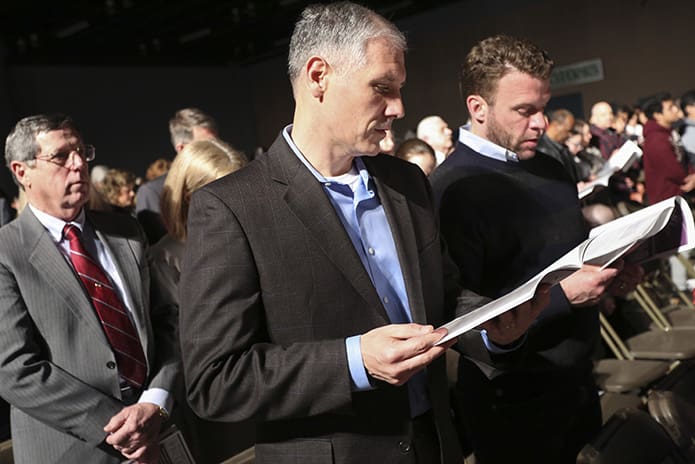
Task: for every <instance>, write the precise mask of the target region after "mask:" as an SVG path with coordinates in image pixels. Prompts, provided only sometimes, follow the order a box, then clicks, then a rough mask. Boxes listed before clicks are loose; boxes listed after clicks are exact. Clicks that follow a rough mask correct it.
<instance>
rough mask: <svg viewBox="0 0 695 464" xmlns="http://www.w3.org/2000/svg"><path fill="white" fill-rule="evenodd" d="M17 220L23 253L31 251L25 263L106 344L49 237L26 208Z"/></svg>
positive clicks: (78, 285) (91, 310) (85, 299)
mask: <svg viewBox="0 0 695 464" xmlns="http://www.w3.org/2000/svg"><path fill="white" fill-rule="evenodd" d="M17 220H18V221H19V223H20V225H21V228H22V230H23V233H24V236H25V237H26V238H25V241H26V244H27V247H28V248H27V249H28V250H31V252H30V254H29V263H30V264H31V265H32V266H34V268H35V269H36V271H37V274H38V275H40V276H41V278H42V279H44V280H45V281H46V283H47V284H48V286H49V287H50V288H52V289H54V290H55V291H56V292H57V293H58V294H59V295H60V296H61V297H62V298H63V300H64V301H65V306H66V307H67V308H68V309H69V310H70V311H72V312H73V313H74V314H75V316H76V317H77V318H78V319H79V320H82V321H83V322H84V323H85V324H86V325H87V326H89V327H90V328H92V329H93V330H94V331H95V332H96V333H98V334H99V336H100V337H102V339H103V340H104V343H106V344H108V341H107V340H106V336H105V335H104V331H103V329H102V327H101V323H100V322H99V320H98V319H97V316H96V314H95V312H94V308H93V307H92V304H91V302H90V301H89V298H88V296H87V293H86V292H85V290H84V288H83V287H82V284H81V283H80V281H79V279H78V278H77V276H76V275H75V272H74V270H73V268H72V266H70V264H69V263H68V262H67V260H66V258H65V257H64V256H63V254H62V253H61V252H60V250H58V248H57V246H56V243H55V242H54V241H53V239H52V238H51V236H50V234H49V233H48V232H47V231H46V229H45V228H44V227H43V225H42V224H41V223H40V222H39V221H38V219H36V216H34V214H33V213H32V212H31V210H30V209H29V208H26V210H25V211H24V212H23V213H22V214H21V215H20V216H19V219H17ZM49 311H50V309H49ZM57 317H59V316H57Z"/></svg>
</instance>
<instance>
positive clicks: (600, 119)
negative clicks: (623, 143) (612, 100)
mask: <svg viewBox="0 0 695 464" xmlns="http://www.w3.org/2000/svg"><path fill="white" fill-rule="evenodd" d="M613 118H614V116H613V108H612V107H611V105H610V104H609V103H607V102H605V101H600V102H598V103H595V104H594V106H592V107H591V119H590V120H589V122H590V123H591V124H593V125H594V126H596V127H599V128H601V129H608V128H609V127H611V126H612V125H613Z"/></svg>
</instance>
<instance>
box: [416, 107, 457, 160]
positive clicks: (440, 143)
mask: <svg viewBox="0 0 695 464" xmlns="http://www.w3.org/2000/svg"><path fill="white" fill-rule="evenodd" d="M451 136H452V132H451V129H450V128H449V125H448V124H447V123H446V121H444V120H443V119H442V118H441V117H439V116H427V117H426V118H423V119H422V120H421V121H420V122H419V123H418V125H417V138H419V139H420V140H424V141H425V142H427V143H428V144H429V146H430V147H432V148H433V149H434V154H435V156H436V158H437V166H439V165H440V164H442V162H444V160H445V159H446V157H447V156H449V154H450V153H451V152H452V151H453V150H454V140H453V139H452V138H451Z"/></svg>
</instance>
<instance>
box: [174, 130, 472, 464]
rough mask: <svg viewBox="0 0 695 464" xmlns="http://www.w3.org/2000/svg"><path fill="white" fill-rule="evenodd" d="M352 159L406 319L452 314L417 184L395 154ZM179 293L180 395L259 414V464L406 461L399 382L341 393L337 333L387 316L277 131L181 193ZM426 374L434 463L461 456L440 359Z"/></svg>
mask: <svg viewBox="0 0 695 464" xmlns="http://www.w3.org/2000/svg"><path fill="white" fill-rule="evenodd" d="M364 162H365V164H366V166H367V169H368V170H369V172H370V174H371V175H372V176H373V178H374V180H375V183H376V188H377V193H378V195H379V198H380V200H381V202H382V204H383V206H384V210H385V212H386V216H387V218H388V221H389V224H390V226H391V231H392V233H393V237H394V241H395V244H396V248H397V250H398V257H399V259H400V262H401V267H402V269H403V273H404V279H405V284H406V289H407V292H408V299H409V301H410V304H411V311H412V315H413V319H414V321H415V322H418V323H430V324H433V325H435V326H437V325H439V324H441V323H443V322H445V320H447V319H448V318H449V317H451V315H449V314H445V310H444V307H445V304H444V293H445V290H444V283H443V281H444V279H443V276H442V274H443V272H442V259H441V250H440V239H439V231H438V229H437V223H436V219H435V214H434V212H433V207H432V198H431V193H430V190H429V185H428V184H427V181H426V179H425V177H424V176H423V175H422V173H421V172H420V171H419V168H417V167H416V166H415V165H410V164H409V163H405V162H403V161H401V160H397V159H395V158H392V157H388V156H385V155H380V156H377V157H375V158H367V157H365V158H364ZM179 290H180V301H181V308H180V327H181V343H182V350H183V351H182V352H183V360H184V370H185V377H186V384H187V389H188V398H189V401H190V403H191V405H192V406H193V408H194V410H196V412H197V413H198V414H199V415H201V416H202V417H207V418H212V419H218V420H226V421H237V420H243V419H247V418H250V417H253V418H255V419H257V420H259V422H260V426H259V429H258V443H257V446H256V455H257V458H258V460H259V462H273V463H276V462H280V463H285V462H287V463H292V462H296V463H299V462H302V463H304V462H337V463H342V462H389V463H395V462H414V457H413V455H412V453H409V454H404V453H401V451H400V450H399V446H398V444H399V440H400V439H399V438H398V437H404V436H405V432H406V430H404V424H406V423H407V421H408V418H409V405H408V394H407V388H406V387H392V386H388V385H383V384H382V385H378V387H377V388H376V389H374V390H372V391H368V392H360V393H355V392H352V390H351V381H350V375H349V371H348V366H347V356H346V350H345V338H346V337H349V336H352V335H357V334H362V333H365V332H367V331H369V330H371V329H373V328H375V327H378V326H383V325H386V324H389V319H388V317H387V315H386V311H385V309H384V308H383V306H382V305H381V302H380V300H379V297H378V295H377V292H376V290H375V289H374V286H373V285H372V282H371V280H370V278H369V275H368V274H367V272H366V270H365V269H364V266H363V265H362V262H361V261H360V259H359V257H358V255H357V253H356V251H355V249H354V246H353V244H352V242H351V241H350V238H349V237H348V234H347V232H346V231H345V229H344V227H343V225H342V223H341V221H340V219H339V217H338V215H337V213H336V211H335V210H334V208H333V206H332V204H331V202H330V200H329V198H328V197H327V195H326V193H325V192H324V191H323V187H322V186H321V185H320V184H319V182H317V181H316V179H315V178H314V177H313V175H312V174H311V172H309V170H308V169H307V168H306V167H305V166H304V165H303V164H302V163H301V161H299V160H298V159H297V157H296V156H295V155H294V153H292V151H291V150H290V148H289V147H288V146H287V144H286V142H285V141H284V139H283V138H282V136H280V137H278V139H277V140H276V141H275V143H274V144H273V145H272V147H271V148H270V150H269V152H268V153H267V154H265V155H263V156H261V157H259V158H258V159H257V160H256V161H254V162H253V163H251V164H250V165H249V166H247V167H246V168H244V169H242V170H241V171H238V172H236V173H234V174H232V175H230V176H227V177H225V178H223V179H220V180H219V181H216V182H213V183H212V184H209V185H207V186H206V187H204V188H202V189H200V190H199V191H198V192H196V193H195V194H194V195H193V199H192V203H191V207H190V215H189V223H188V239H187V242H186V252H185V255H184V263H183V269H182V275H181V284H180V288H179ZM427 374H428V379H429V393H430V398H431V401H432V405H433V412H434V415H435V417H436V422H437V425H438V433H439V436H440V441H441V443H442V444H443V446H442V452H443V453H442V455H443V462H457V463H460V462H461V457H460V451H459V449H458V443H457V442H456V438H455V436H454V433H453V428H452V425H451V423H450V420H449V405H448V393H447V383H446V378H445V369H444V360H443V358H442V359H439V360H437V361H436V362H434V363H433V364H432V365H431V366H430V367H429V368H428V369H427ZM230 439H231V437H230Z"/></svg>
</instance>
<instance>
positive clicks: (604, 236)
mask: <svg viewBox="0 0 695 464" xmlns="http://www.w3.org/2000/svg"><path fill="white" fill-rule="evenodd" d="M694 247H695V226H694V225H693V215H692V213H691V211H690V207H689V206H688V203H687V201H686V200H685V199H684V198H682V197H672V198H669V199H668V200H664V201H661V202H659V203H657V204H655V205H652V206H649V207H647V208H644V209H641V210H639V211H636V212H634V213H632V214H629V215H627V216H623V217H621V218H618V219H615V220H614V221H611V222H609V223H606V224H603V225H601V226H598V227H596V228H594V229H592V230H591V231H590V232H589V238H588V239H586V240H585V241H583V242H582V243H580V244H579V245H577V246H576V247H575V248H574V249H572V250H571V251H570V252H569V253H567V254H566V255H565V256H563V257H561V258H560V259H558V260H557V261H555V262H554V263H552V264H551V265H550V266H548V267H546V268H545V269H543V270H542V271H541V272H539V273H538V274H536V275H535V276H534V277H532V278H531V279H530V280H529V281H528V282H526V283H525V284H523V285H521V286H520V287H518V288H516V289H515V290H512V291H511V292H509V293H508V294H506V295H504V296H502V297H500V298H498V299H496V300H494V301H491V302H489V303H487V304H486V305H483V306H481V307H480V308H478V309H475V310H473V311H471V312H469V313H467V314H464V315H463V316H460V317H458V318H456V319H454V320H453V321H451V322H449V323H448V324H445V325H443V326H442V327H444V328H446V329H447V330H448V334H447V335H446V336H445V337H444V338H442V339H441V340H439V341H438V342H437V344H441V343H444V342H446V341H447V340H450V339H452V338H454V337H457V336H459V335H461V334H462V333H464V332H467V331H469V330H471V329H473V328H475V327H478V326H480V325H481V324H483V323H484V322H487V321H489V320H490V319H492V318H494V317H497V316H499V315H500V314H502V313H504V312H506V311H509V310H510V309H513V308H515V307H517V306H519V305H520V304H522V303H524V302H526V301H529V300H530V299H531V298H533V295H534V294H535V293H536V288H538V286H539V285H540V284H549V285H555V284H557V283H559V282H560V281H561V280H562V279H564V278H565V277H567V276H569V275H570V274H572V273H574V272H575V271H576V270H577V269H579V268H581V267H582V265H583V264H592V265H595V266H601V267H602V268H605V267H607V266H609V265H610V264H611V263H613V262H614V261H616V260H617V259H620V258H623V259H624V260H625V262H626V263H642V262H645V261H648V260H650V259H654V258H657V257H659V256H665V255H670V254H673V253H676V252H681V251H685V250H689V249H691V248H694Z"/></svg>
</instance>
